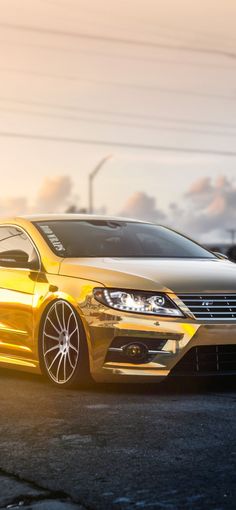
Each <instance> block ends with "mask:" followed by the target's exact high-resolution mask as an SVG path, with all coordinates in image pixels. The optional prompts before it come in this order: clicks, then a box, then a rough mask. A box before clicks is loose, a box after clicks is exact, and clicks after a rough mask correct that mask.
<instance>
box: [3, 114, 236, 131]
mask: <svg viewBox="0 0 236 510" xmlns="http://www.w3.org/2000/svg"><path fill="white" fill-rule="evenodd" d="M0 111H3V112H6V113H22V114H26V115H30V116H32V117H42V118H53V119H62V120H69V121H72V122H86V123H88V124H100V125H102V124H103V125H114V126H123V127H127V128H129V127H131V128H135V129H148V130H154V131H158V130H160V129H161V130H162V131H175V132H177V133H180V132H186V133H197V134H204V135H210V136H226V137H233V138H235V137H236V133H227V132H225V131H208V130H206V129H205V130H204V129H194V128H192V127H188V128H187V127H185V128H181V127H173V126H165V125H163V124H161V125H160V124H159V125H155V126H154V125H153V124H152V125H150V124H137V123H135V124H134V123H127V122H121V121H116V120H104V119H90V118H86V117H75V116H73V115H60V114H59V115H58V114H53V113H52V114H51V113H40V112H33V111H30V110H21V109H17V108H1V107H0Z"/></svg>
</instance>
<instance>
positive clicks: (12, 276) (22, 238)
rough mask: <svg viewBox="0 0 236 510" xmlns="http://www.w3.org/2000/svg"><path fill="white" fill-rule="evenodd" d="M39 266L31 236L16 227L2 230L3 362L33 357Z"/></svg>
mask: <svg viewBox="0 0 236 510" xmlns="http://www.w3.org/2000/svg"><path fill="white" fill-rule="evenodd" d="M19 254H20V257H18V258H17V256H19ZM16 255H17V256H16ZM39 266H40V260H39V255H38V253H37V251H36V248H35V247H34V245H33V243H32V241H31V239H30V238H29V236H28V235H27V233H26V232H25V231H24V230H23V229H21V228H20V227H17V226H14V225H9V226H6V225H4V226H0V361H2V362H4V361H5V362H9V361H10V362H12V363H14V362H15V363H16V362H17V360H16V358H24V359H26V358H31V357H32V347H33V297H34V289H35V284H36V280H37V273H38V271H39ZM9 357H10V358H12V359H9Z"/></svg>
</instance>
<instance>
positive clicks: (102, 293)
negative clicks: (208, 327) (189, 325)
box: [93, 288, 183, 317]
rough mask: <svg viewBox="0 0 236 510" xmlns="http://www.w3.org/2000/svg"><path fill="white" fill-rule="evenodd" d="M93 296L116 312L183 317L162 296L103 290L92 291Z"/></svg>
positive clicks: (172, 303)
mask: <svg viewBox="0 0 236 510" xmlns="http://www.w3.org/2000/svg"><path fill="white" fill-rule="evenodd" d="M93 294H94V297H95V299H96V300H97V301H99V302H100V303H102V304H104V305H106V306H109V307H110V308H115V309H116V310H122V311H124V312H135V313H142V314H150V315H165V316H172V317H173V316H178V317H183V313H182V312H181V310H180V309H179V308H178V307H177V306H176V305H175V303H174V302H173V301H171V299H170V298H168V297H167V296H166V295H164V294H153V293H151V292H141V291H136V290H135V291H133V290H132V291H130V290H120V289H103V288H100V289H98V288H96V289H94V291H93Z"/></svg>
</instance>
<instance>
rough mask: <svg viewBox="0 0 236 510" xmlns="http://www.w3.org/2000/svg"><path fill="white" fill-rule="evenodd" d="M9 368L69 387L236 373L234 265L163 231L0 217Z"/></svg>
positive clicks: (122, 223) (122, 222)
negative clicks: (105, 382)
mask: <svg viewBox="0 0 236 510" xmlns="http://www.w3.org/2000/svg"><path fill="white" fill-rule="evenodd" d="M0 301H1V303H0V310H1V315H0V335H1V336H0V364H1V365H2V366H5V367H8V368H15V369H21V370H28V371H32V372H36V373H43V374H45V375H46V376H47V377H48V379H49V380H50V381H52V382H53V383H55V384H56V385H58V386H60V387H72V386H75V385H78V384H81V383H84V382H86V381H88V380H89V379H93V380H95V381H122V382H125V381H131V382H139V381H140V382H142V381H161V380H163V379H164V378H165V377H167V376H168V375H176V374H178V375H181V374H189V375H201V374H213V375H215V374H222V373H225V374H232V373H235V372H236V266H235V265H234V264H233V263H231V262H229V261H228V260H223V259H222V256H220V255H219V254H218V255H215V254H213V253H211V252H209V251H207V250H206V249H205V248H203V247H202V246H200V245H198V244H197V243H195V242H193V241H191V240H189V239H188V238H186V237H184V236H182V235H180V234H178V233H177V232H174V231H173V230H170V229H167V228H165V227H162V226H158V225H154V224H151V223H145V222H140V221H136V220H126V219H121V218H107V217H98V216H89V215H59V216H58V215H57V216H56V215H47V216H46V215H45V216H43V215H42V216H37V217H36V216H35V217H24V218H12V219H8V220H4V221H1V222H0Z"/></svg>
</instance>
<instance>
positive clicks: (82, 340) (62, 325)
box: [39, 299, 92, 388]
mask: <svg viewBox="0 0 236 510" xmlns="http://www.w3.org/2000/svg"><path fill="white" fill-rule="evenodd" d="M39 362H40V367H41V371H42V373H43V374H44V375H45V376H46V377H47V379H48V380H49V381H50V382H51V383H53V384H54V385H56V386H58V387H59V388H76V387H86V386H88V385H89V384H90V383H91V382H92V378H91V376H90V370H89V355H88V346H87V341H86V337H85V333H84V328H83V325H82V322H81V319H80V317H79V315H78V313H77V312H76V310H75V309H74V308H73V307H72V306H71V304H70V303H68V302H67V301H64V300H61V299H60V300H57V301H54V302H53V303H51V304H50V305H49V306H48V308H47V309H46V311H45V313H44V315H43V318H42V322H41V327H40V335H39Z"/></svg>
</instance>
